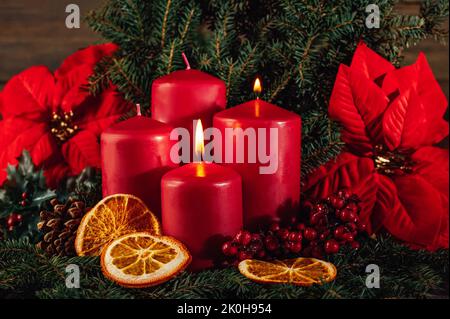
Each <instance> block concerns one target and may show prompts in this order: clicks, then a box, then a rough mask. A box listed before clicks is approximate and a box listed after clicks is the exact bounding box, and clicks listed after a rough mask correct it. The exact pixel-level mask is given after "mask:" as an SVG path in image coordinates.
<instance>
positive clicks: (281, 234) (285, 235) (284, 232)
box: [277, 228, 289, 240]
mask: <svg viewBox="0 0 450 319" xmlns="http://www.w3.org/2000/svg"><path fill="white" fill-rule="evenodd" d="M277 235H278V237H279V238H280V239H281V240H286V239H288V236H289V230H287V229H286V228H281V229H280V230H279V231H278V232H277Z"/></svg>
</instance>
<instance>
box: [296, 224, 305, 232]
mask: <svg viewBox="0 0 450 319" xmlns="http://www.w3.org/2000/svg"><path fill="white" fill-rule="evenodd" d="M305 228H306V226H305V224H303V223H300V224H298V225H297V229H298V230H305Z"/></svg>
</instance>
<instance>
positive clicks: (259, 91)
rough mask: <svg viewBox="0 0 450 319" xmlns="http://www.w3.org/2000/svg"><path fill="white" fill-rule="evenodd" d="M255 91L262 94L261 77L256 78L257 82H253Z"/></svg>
mask: <svg viewBox="0 0 450 319" xmlns="http://www.w3.org/2000/svg"><path fill="white" fill-rule="evenodd" d="M253 92H255V93H256V94H261V92H262V85H261V80H260V79H259V78H256V80H255V83H254V84H253Z"/></svg>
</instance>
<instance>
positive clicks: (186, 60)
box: [181, 52, 191, 70]
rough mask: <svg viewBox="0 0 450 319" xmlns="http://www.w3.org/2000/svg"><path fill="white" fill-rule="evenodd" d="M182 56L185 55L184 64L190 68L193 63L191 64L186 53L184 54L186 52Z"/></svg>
mask: <svg viewBox="0 0 450 319" xmlns="http://www.w3.org/2000/svg"><path fill="white" fill-rule="evenodd" d="M181 56H182V57H183V61H184V64H186V70H190V69H191V65H190V64H189V60H188V58H187V56H186V54H184V52H182V53H181Z"/></svg>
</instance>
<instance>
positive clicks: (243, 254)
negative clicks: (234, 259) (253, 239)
mask: <svg viewBox="0 0 450 319" xmlns="http://www.w3.org/2000/svg"><path fill="white" fill-rule="evenodd" d="M252 257H253V256H252V254H251V253H249V252H247V251H240V252H239V255H238V259H239V260H240V261H242V260H245V259H252Z"/></svg>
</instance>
